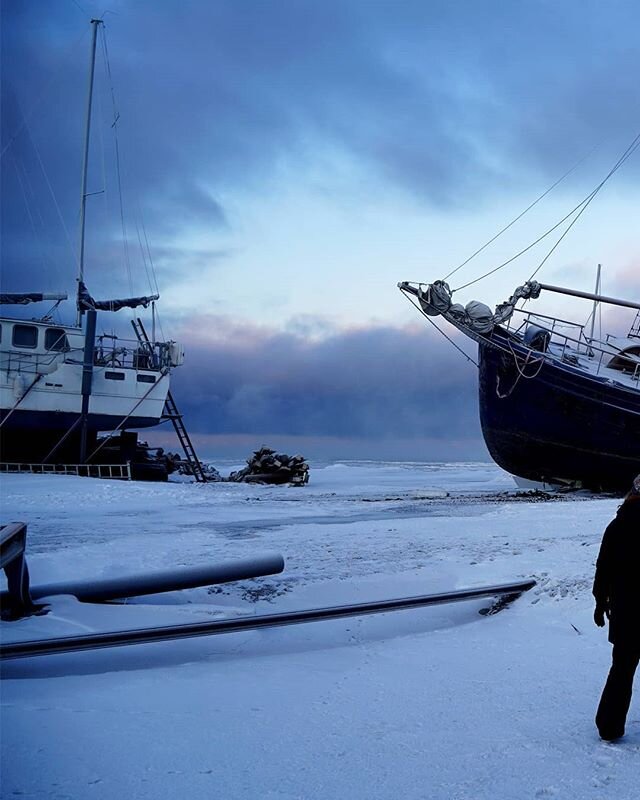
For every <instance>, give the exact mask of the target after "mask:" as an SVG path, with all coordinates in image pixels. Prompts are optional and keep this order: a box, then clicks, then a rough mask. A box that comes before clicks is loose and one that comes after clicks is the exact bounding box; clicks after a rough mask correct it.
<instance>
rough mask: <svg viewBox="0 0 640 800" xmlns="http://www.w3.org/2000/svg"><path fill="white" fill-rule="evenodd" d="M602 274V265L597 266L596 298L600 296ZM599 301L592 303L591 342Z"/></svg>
mask: <svg viewBox="0 0 640 800" xmlns="http://www.w3.org/2000/svg"><path fill="white" fill-rule="evenodd" d="M601 273H602V264H598V270H597V272H596V289H595V292H594V294H595V295H596V297H598V296H599V295H600V275H601ZM599 302H600V301H599V300H594V301H593V311H592V312H591V341H593V334H594V331H595V327H596V314H597V313H598V305H599Z"/></svg>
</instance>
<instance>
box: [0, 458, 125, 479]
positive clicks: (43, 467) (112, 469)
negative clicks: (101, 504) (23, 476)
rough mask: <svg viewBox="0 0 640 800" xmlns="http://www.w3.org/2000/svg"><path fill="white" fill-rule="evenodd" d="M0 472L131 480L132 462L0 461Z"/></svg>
mask: <svg viewBox="0 0 640 800" xmlns="http://www.w3.org/2000/svg"><path fill="white" fill-rule="evenodd" d="M0 473H29V474H31V475H77V476H78V477H81V478H113V479H114V480H122V481H130V480H131V463H130V462H129V461H127V463H126V464H19V463H16V462H7V461H4V462H0Z"/></svg>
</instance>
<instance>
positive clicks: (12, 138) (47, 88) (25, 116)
mask: <svg viewBox="0 0 640 800" xmlns="http://www.w3.org/2000/svg"><path fill="white" fill-rule="evenodd" d="M88 35H89V29H86V30H84V31H83V33H82V36H80V37H78V39H76V40H75V41H74V42H73V43H72V44H71V46H70V47H69V48H67V50H66V51H65V52H64V53H63V54H62V58H61V59H60V63H59V66H58V71H57V72H54V74H53V75H52V76H51V78H50V79H49V81H48V82H47V84H46V86H45V87H44V89H43V90H42V91H41V92H40V94H39V95H38V98H37V99H36V100H35V101H34V103H33V105H32V106H31V107H30V108H29V110H28V111H27V113H26V114H24V113H23V114H22V122H21V123H20V124H19V125H18V127H17V128H16V129H15V131H14V132H13V135H12V136H10V137H9V141H8V142H7V143H6V144H5V146H4V147H3V148H2V152H0V159H2V158H4V154H5V153H6V152H7V150H8V149H9V148H10V147H11V145H12V144H13V143H14V142H15V140H16V139H17V138H18V136H19V135H20V133H21V132H22V129H23V128H24V127H25V125H26V124H27V121H28V119H30V118H31V116H32V114H33V113H34V111H35V110H36V108H38V106H39V105H40V103H41V101H42V100H43V99H44V98H45V97H47V96H49V95H50V94H51V91H50V90H51V88H52V87H53V84H54V83H55V82H56V81H57V80H58V79H59V78H60V77H61V76H60V73H61V72H62V68H63V66H64V64H65V61H66V58H67V56H68V55H69V53H70V52H71V51H72V50H76V49H77V48H78V46H79V45H80V43H81V42H82V40H83V39H84V38H85V37H86V36H88ZM21 113H22V111H21Z"/></svg>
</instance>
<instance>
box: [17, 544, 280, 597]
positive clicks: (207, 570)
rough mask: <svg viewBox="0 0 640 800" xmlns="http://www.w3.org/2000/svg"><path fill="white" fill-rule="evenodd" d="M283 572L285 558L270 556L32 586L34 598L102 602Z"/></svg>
mask: <svg viewBox="0 0 640 800" xmlns="http://www.w3.org/2000/svg"><path fill="white" fill-rule="evenodd" d="M283 570H284V559H283V557H282V556H281V555H280V554H279V553H270V554H266V555H263V556H256V557H253V558H243V559H239V560H237V561H228V562H226V563H223V564H209V565H208V566H204V567H179V568H176V569H170V570H164V571H162V572H151V573H146V574H140V575H123V576H121V577H118V578H105V579H103V580H95V581H67V582H61V583H46V584H42V585H40V586H32V587H31V596H32V597H33V598H34V599H38V598H42V597H50V596H53V595H61V594H70V595H74V596H75V597H77V598H78V600H82V601H83V602H86V603H101V602H105V601H108V600H120V599H122V598H125V597H140V596H142V595H147V594H159V593H160V592H174V591H178V590H180V589H194V588H195V587H197V586H211V585H213V584H216V583H228V582H231V581H241V580H245V579H246V578H258V577H260V576H262V575H275V574H277V573H280V572H282V571H283Z"/></svg>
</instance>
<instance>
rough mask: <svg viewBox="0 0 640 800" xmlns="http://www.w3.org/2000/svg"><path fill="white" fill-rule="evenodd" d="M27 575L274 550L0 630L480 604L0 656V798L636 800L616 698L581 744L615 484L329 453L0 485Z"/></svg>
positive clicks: (637, 749) (594, 675)
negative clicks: (571, 492)
mask: <svg viewBox="0 0 640 800" xmlns="http://www.w3.org/2000/svg"><path fill="white" fill-rule="evenodd" d="M1 488H2V516H3V519H4V520H14V519H15V520H18V519H19V520H24V521H26V522H27V523H28V526H29V532H28V557H29V568H30V571H31V577H32V583H33V584H38V583H48V582H50V581H57V580H62V579H72V578H73V579H76V578H77V579H87V578H90V577H92V576H95V577H106V576H109V575H120V574H123V573H126V572H129V573H137V572H141V571H147V570H155V569H158V570H161V569H162V570H163V569H166V568H167V567H170V566H172V565H178V564H179V565H192V564H193V565H195V564H202V563H204V562H207V561H213V562H219V561H225V560H229V559H233V558H245V557H247V556H251V555H255V554H262V553H266V552H273V551H276V552H281V553H282V554H283V555H284V557H285V571H284V572H283V573H282V574H281V575H274V576H268V577H265V578H260V579H255V580H252V581H243V582H239V583H237V584H227V585H224V586H219V587H213V588H212V590H211V591H209V590H207V589H206V588H202V589H193V590H189V591H185V592H175V593H171V594H169V595H163V596H153V597H147V598H138V599H137V600H130V601H129V602H128V603H127V604H126V605H110V606H92V605H89V604H83V603H79V602H78V601H77V600H75V599H74V598H72V597H56V598H51V599H50V605H51V611H50V613H49V614H48V615H47V616H43V617H32V618H30V619H28V620H23V621H20V622H17V623H8V622H4V623H2V624H1V628H2V636H3V640H4V641H11V640H19V639H28V638H42V637H50V636H56V635H64V634H74V633H81V632H84V631H87V630H107V629H117V628H131V627H144V626H147V625H158V624H173V623H176V622H192V621H199V620H203V619H211V618H215V617H216V616H220V617H227V616H231V615H235V614H260V613H273V612H277V611H281V610H285V609H294V608H305V607H314V606H320V605H331V604H337V603H343V602H351V601H354V602H361V601H364V600H367V599H371V600H373V599H380V598H385V597H401V596H405V595H413V594H418V593H426V592H429V591H444V590H446V589H449V588H452V589H453V588H460V587H467V586H481V585H483V584H492V583H500V582H506V581H511V580H516V579H520V578H527V577H530V576H533V577H535V578H536V579H537V580H538V585H537V586H536V587H535V588H534V589H533V590H531V591H530V592H528V593H527V594H525V595H523V596H522V597H521V598H520V599H519V600H517V601H516V602H515V603H514V604H513V605H512V606H510V607H509V608H507V609H505V610H503V611H501V612H500V613H498V614H495V615H491V616H486V615H481V614H479V613H478V612H479V610H480V609H484V608H486V607H487V606H488V605H489V604H490V601H487V600H476V601H468V602H465V603H456V604H450V605H445V606H436V607H430V608H424V609H416V610H411V611H403V612H395V613H388V614H383V615H375V616H369V617H361V618H351V619H343V620H335V621H330V622H315V623H310V624H306V625H296V626H291V627H286V628H279V629H266V630H262V631H253V632H243V633H235V634H226V635H221V636H212V637H204V638H198V639H189V640H180V641H174V642H165V643H159V644H149V645H140V646H135V647H133V646H132V647H122V648H111V649H106V650H99V651H94V652H84V653H74V654H66V655H58V656H47V657H41V658H33V659H24V660H16V661H7V662H5V663H4V664H3V680H2V687H1V688H2V745H1V746H2V765H3V766H2V794H3V797H12V796H16V797H18V796H20V797H37V798H74V800H75V799H76V798H77V800H81V799H84V798H96V799H97V800H98V799H99V800H102V799H105V800H107V799H109V800H111V798H121V797H127V798H128V797H131V798H142V799H146V798H148V799H149V800H158V798H174V797H189V798H191V799H192V800H198V799H199V798H211V797H216V798H217V797H219V798H225V800H234V799H235V798H243V799H244V798H254V797H260V798H278V800H294V798H305V800H316V799H320V798H355V799H356V800H360V799H362V800H365V798H366V799H367V800H370V799H371V798H380V800H383V799H384V800H387V798H389V799H391V798H394V799H395V798H396V797H402V798H405V799H406V800H418V798H428V800H439V799H440V798H442V800H445V799H446V800H454V799H455V800H457V799H458V798H460V799H462V798H469V799H470V800H471V799H473V800H484V799H485V798H486V799H487V800H489V798H491V800H494V799H495V798H505V799H506V800H510V799H511V798H514V800H515V798H518V800H520V798H553V797H556V798H563V799H564V798H576V800H577V799H578V798H580V800H583V798H584V799H585V800H586V799H590V798H593V799H594V800H595V799H596V798H609V797H613V796H615V797H616V798H619V800H631V798H634V800H635V798H636V797H637V774H638V761H639V754H640V709H639V708H638V704H637V700H636V701H635V705H633V704H632V707H631V711H630V715H629V721H628V725H627V736H626V737H625V738H624V739H623V740H622V741H621V742H620V743H619V744H615V745H610V744H605V743H603V742H601V741H600V740H599V739H598V736H597V732H596V730H595V727H594V724H593V716H594V713H595V706H596V704H597V701H598V697H599V693H600V690H601V688H602V685H603V683H604V679H605V676H606V672H607V669H608V664H609V659H610V646H609V645H608V644H607V642H606V634H605V632H604V631H603V630H601V629H597V628H595V626H594V625H593V622H592V611H593V607H592V598H591V595H590V589H591V580H592V577H593V565H594V561H595V557H596V555H597V551H598V545H599V542H600V538H601V535H602V531H603V529H604V527H605V526H606V524H607V522H608V521H609V520H610V519H611V517H612V516H613V515H614V513H615V509H616V507H617V504H618V501H617V500H615V499H611V498H602V497H600V498H590V497H588V496H582V495H579V496H573V497H561V498H557V499H553V500H548V501H546V502H540V501H538V500H537V499H536V498H535V496H529V495H525V496H522V494H521V493H517V492H516V491H515V489H514V487H513V482H512V480H511V478H510V477H509V476H508V475H506V474H505V473H503V472H501V471H500V470H499V469H498V468H496V467H494V466H492V465H489V464H439V465H433V464H431V465H426V464H382V463H374V462H360V463H351V464H349V463H345V464H335V465H325V466H319V467H315V468H314V466H313V465H312V470H311V482H310V484H309V485H308V486H307V487H302V488H289V487H261V486H245V485H235V484H224V483H219V484H208V485H205V486H202V485H198V484H192V483H168V484H140V483H124V482H118V481H97V480H92V479H87V478H75V477H61V476H24V475H20V476H19V475H7V476H3V478H2V484H1Z"/></svg>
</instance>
